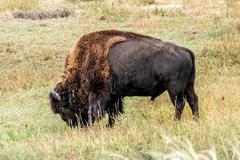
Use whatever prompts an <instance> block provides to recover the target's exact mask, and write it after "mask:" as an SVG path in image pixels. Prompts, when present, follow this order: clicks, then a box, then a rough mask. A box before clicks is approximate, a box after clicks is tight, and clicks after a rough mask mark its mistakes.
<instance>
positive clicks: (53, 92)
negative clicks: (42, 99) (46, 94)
mask: <svg viewBox="0 0 240 160" xmlns="http://www.w3.org/2000/svg"><path fill="white" fill-rule="evenodd" d="M50 94H51V96H53V97H54V98H55V99H56V100H58V101H61V96H60V95H59V94H58V93H57V92H56V91H54V90H52V91H51V93H50Z"/></svg>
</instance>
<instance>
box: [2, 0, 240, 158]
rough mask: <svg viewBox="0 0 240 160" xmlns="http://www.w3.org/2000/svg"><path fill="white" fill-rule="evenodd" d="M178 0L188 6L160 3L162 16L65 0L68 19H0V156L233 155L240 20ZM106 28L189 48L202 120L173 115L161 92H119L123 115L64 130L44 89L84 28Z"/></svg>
mask: <svg viewBox="0 0 240 160" xmlns="http://www.w3.org/2000/svg"><path fill="white" fill-rule="evenodd" d="M54 2H55V1H54ZM51 3H53V1H52V2H51ZM59 3H60V2H59ZM64 3H65V2H64ZM156 3H157V4H166V5H167V4H168V3H169V2H165V3H164V2H163V1H157V2H156ZM184 3H186V4H185V8H188V7H189V8H190V9H191V10H190V12H185V10H184V9H183V10H181V11H179V10H175V9H166V8H165V9H163V11H164V13H166V14H165V15H164V16H162V15H161V14H154V12H155V11H154V10H144V9H142V6H141V5H136V6H133V7H131V6H130V5H129V4H122V5H121V6H117V5H115V6H111V5H110V4H109V3H107V4H106V2H105V1H104V2H99V1H97V2H80V1H78V2H75V4H74V7H73V6H71V5H72V4H70V6H71V7H73V8H74V9H75V12H76V13H78V14H75V15H74V16H72V17H68V18H65V19H47V20H42V21H38V20H36V21H31V20H19V19H7V20H4V19H0V59H1V61H0V95H1V96H0V131H1V132H0V159H11V160H12V159H140V160H141V159H184V160H185V159H201V160H202V159H204V160H205V159H206V160H215V159H220V160H221V159H224V160H225V159H226V160H237V159H239V158H240V145H239V144H240V138H239V137H240V124H239V121H240V117H239V115H240V98H239V95H238V93H240V85H239V82H240V76H239V75H240V69H239V63H240V62H239V58H240V57H239V55H240V54H239V50H240V48H239V46H240V45H239V42H240V37H239V35H240V34H239V31H240V29H239V18H238V17H235V16H232V17H228V18H225V14H223V15H212V14H209V15H210V16H209V15H208V16H206V15H207V13H208V12H207V9H206V8H203V10H202V11H201V10H200V9H202V8H201V5H199V6H198V5H196V4H195V3H194V2H193V1H188V2H187V1H184ZM196 3H197V2H196ZM104 4H105V6H104ZM188 4H189V5H188ZM206 5H207V4H206ZM209 5H210V4H209ZM223 5H224V4H223ZM125 6H127V7H125ZM210 6H211V5H210ZM217 6H218V5H217ZM104 7H105V8H104ZM195 7H196V8H195ZM218 7H219V6H218ZM220 8H221V7H220ZM220 8H211V9H209V12H211V13H212V10H221V9H220ZM195 9H199V11H201V12H197V11H196V10H195ZM180 13H181V14H180ZM109 28H114V29H121V30H129V31H136V32H139V33H143V34H147V35H151V36H154V37H157V38H161V39H163V40H166V41H171V42H175V43H177V44H180V45H183V46H186V47H188V48H190V49H191V50H193V51H194V52H195V54H196V63H197V64H196V65H197V79H196V90H197V93H198V95H199V101H200V102H199V104H200V121H199V123H196V122H194V121H192V117H191V111H190V109H189V107H188V105H186V107H185V110H184V114H183V118H182V120H181V122H179V123H178V122H174V121H173V116H174V108H173V106H172V104H171V103H170V100H169V97H168V94H167V93H164V94H163V95H162V96H160V97H158V98H157V99H156V100H155V102H150V101H149V98H140V97H135V98H126V99H125V106H126V113H125V114H124V115H123V116H121V117H119V119H118V120H117V122H116V126H115V127H114V128H113V129H109V128H106V127H105V124H106V121H107V119H106V118H105V119H103V121H101V122H100V123H96V124H95V126H94V127H93V128H90V129H70V128H68V127H67V126H66V125H65V123H64V122H63V121H62V120H61V119H60V117H59V116H56V115H54V114H53V113H52V112H51V110H50V106H49V100H48V94H49V91H50V90H51V89H52V87H53V86H54V84H55V83H56V82H57V81H58V80H59V79H60V77H61V74H62V70H63V66H64V60H65V58H66V54H67V52H68V50H69V49H70V47H72V46H73V45H74V43H75V42H76V40H77V39H78V38H79V37H80V36H82V35H83V34H85V33H87V32H92V31H95V30H100V29H109Z"/></svg>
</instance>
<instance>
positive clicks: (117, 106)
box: [107, 95, 124, 127]
mask: <svg viewBox="0 0 240 160" xmlns="http://www.w3.org/2000/svg"><path fill="white" fill-rule="evenodd" d="M107 112H108V117H109V119H108V125H107V126H108V127H113V126H114V123H115V119H116V117H117V116H118V115H120V114H122V113H123V112H124V110H123V101H122V97H119V96H113V95H112V96H111V100H110V103H109V105H108V109H107Z"/></svg>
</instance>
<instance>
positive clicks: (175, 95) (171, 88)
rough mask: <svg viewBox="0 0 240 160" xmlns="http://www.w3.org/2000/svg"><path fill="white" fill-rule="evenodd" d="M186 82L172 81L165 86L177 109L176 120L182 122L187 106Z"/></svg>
mask: <svg viewBox="0 0 240 160" xmlns="http://www.w3.org/2000/svg"><path fill="white" fill-rule="evenodd" d="M183 82H184V81H180V80H179V81H172V82H169V83H168V84H165V86H166V88H167V91H168V93H169V96H170V98H171V101H172V103H173V105H174V106H175V107H176V113H175V118H174V119H175V120H180V119H181V115H182V112H183V109H184V106H185V100H184V97H183V95H184V90H185V87H184V86H186V85H184V83H183Z"/></svg>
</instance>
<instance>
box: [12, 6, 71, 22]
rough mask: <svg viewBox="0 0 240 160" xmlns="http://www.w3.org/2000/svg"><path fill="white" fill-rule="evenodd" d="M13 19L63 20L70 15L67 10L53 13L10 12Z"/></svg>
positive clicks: (57, 10)
mask: <svg viewBox="0 0 240 160" xmlns="http://www.w3.org/2000/svg"><path fill="white" fill-rule="evenodd" d="M12 15H13V17H14V18H21V19H32V20H41V19H50V18H64V17H68V16H70V15H71V12H70V11H69V10H68V9H66V8H65V9H56V10H53V11H50V10H49V11H29V12H24V11H15V12H12Z"/></svg>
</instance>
